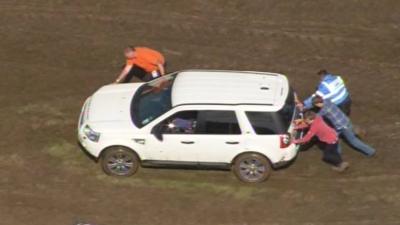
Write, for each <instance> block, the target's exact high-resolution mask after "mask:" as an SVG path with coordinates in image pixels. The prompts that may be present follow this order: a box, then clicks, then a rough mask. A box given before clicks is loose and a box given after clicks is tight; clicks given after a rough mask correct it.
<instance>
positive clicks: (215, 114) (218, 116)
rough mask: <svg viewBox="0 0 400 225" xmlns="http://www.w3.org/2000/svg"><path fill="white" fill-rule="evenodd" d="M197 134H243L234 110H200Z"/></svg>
mask: <svg viewBox="0 0 400 225" xmlns="http://www.w3.org/2000/svg"><path fill="white" fill-rule="evenodd" d="M197 124H198V125H197V129H196V133H197V134H241V131H240V127H239V123H238V120H237V118H236V114H235V112H234V111H199V114H198V121H197Z"/></svg>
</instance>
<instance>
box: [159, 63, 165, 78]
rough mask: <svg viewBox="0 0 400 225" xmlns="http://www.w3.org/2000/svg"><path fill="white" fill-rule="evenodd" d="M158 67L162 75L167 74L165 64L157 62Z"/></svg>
mask: <svg viewBox="0 0 400 225" xmlns="http://www.w3.org/2000/svg"><path fill="white" fill-rule="evenodd" d="M157 67H158V70H159V71H160V73H161V76H163V75H164V74H165V68H164V65H163V64H161V63H157Z"/></svg>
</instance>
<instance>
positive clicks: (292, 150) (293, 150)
mask: <svg viewBox="0 0 400 225" xmlns="http://www.w3.org/2000/svg"><path fill="white" fill-rule="evenodd" d="M299 149H300V145H295V144H292V145H290V146H289V147H288V149H286V150H285V151H286V154H285V155H284V156H283V157H282V159H281V160H279V161H278V162H275V163H273V164H272V167H273V168H274V169H278V168H282V167H286V166H288V165H290V164H291V163H292V162H293V161H294V160H295V159H296V158H297V154H298V152H299Z"/></svg>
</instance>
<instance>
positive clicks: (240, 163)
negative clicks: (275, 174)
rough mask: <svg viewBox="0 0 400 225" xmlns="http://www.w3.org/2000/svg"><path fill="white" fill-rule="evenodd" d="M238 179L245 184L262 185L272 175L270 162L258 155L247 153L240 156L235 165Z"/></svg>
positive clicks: (234, 169)
mask: <svg viewBox="0 0 400 225" xmlns="http://www.w3.org/2000/svg"><path fill="white" fill-rule="evenodd" d="M233 172H234V173H235V175H236V177H237V178H238V179H239V180H241V181H242V182H245V183H261V182H263V181H265V180H267V179H268V177H269V176H270V175H271V172H272V167H271V163H270V162H269V160H268V159H267V158H266V157H264V156H262V155H260V154H257V153H245V154H243V155H240V156H238V157H237V158H236V159H235V161H234V165H233Z"/></svg>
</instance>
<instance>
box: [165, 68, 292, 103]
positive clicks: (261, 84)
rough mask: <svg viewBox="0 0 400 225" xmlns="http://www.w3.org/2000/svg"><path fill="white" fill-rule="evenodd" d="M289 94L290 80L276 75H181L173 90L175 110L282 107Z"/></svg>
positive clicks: (203, 72)
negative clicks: (210, 106)
mask: <svg viewBox="0 0 400 225" xmlns="http://www.w3.org/2000/svg"><path fill="white" fill-rule="evenodd" d="M288 90H289V84H288V80H287V78H286V77H285V76H284V75H282V74H277V73H268V72H251V71H213V70H190V71H181V72H179V73H178V75H177V77H176V79H175V82H174V85H173V88H172V106H173V107H175V106H179V105H193V104H206V105H207V104H217V105H265V106H279V107H281V106H283V104H284V102H285V99H286V97H287V94H288ZM274 108H275V107H274Z"/></svg>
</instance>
